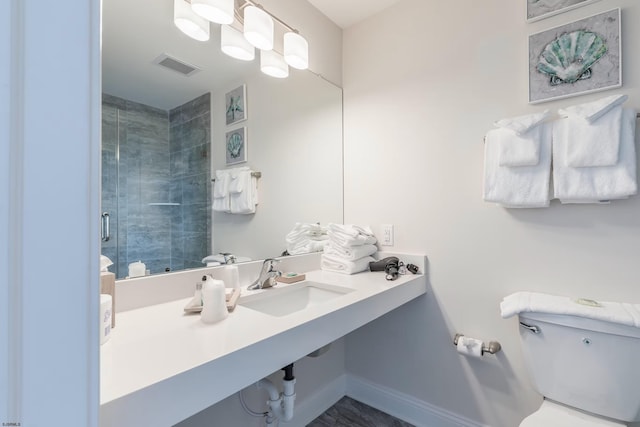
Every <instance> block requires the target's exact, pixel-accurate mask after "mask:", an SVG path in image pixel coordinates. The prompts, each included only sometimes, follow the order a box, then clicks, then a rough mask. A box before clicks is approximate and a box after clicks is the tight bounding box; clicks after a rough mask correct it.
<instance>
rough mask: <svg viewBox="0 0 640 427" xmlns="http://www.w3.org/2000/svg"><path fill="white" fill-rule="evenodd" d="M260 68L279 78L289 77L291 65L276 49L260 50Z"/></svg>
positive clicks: (267, 73)
mask: <svg viewBox="0 0 640 427" xmlns="http://www.w3.org/2000/svg"><path fill="white" fill-rule="evenodd" d="M260 70H261V71H262V72H263V73H265V74H266V75H268V76H271V77H276V78H278V79H284V78H286V77H289V66H288V65H287V63H286V62H285V61H284V57H283V56H282V55H280V54H279V53H278V52H276V51H275V50H261V51H260Z"/></svg>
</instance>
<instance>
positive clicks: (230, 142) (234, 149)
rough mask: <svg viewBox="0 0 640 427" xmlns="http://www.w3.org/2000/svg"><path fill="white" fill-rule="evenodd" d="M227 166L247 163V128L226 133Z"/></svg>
mask: <svg viewBox="0 0 640 427" xmlns="http://www.w3.org/2000/svg"><path fill="white" fill-rule="evenodd" d="M226 141H227V150H226V153H227V157H226V164H227V165H235V164H236V163H244V162H246V161H247V128H246V127H241V128H238V129H234V130H232V131H229V132H227V133H226Z"/></svg>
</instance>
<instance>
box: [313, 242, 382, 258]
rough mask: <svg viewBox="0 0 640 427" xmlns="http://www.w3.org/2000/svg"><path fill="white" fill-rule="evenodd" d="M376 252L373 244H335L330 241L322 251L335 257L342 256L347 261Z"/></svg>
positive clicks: (376, 249)
mask: <svg viewBox="0 0 640 427" xmlns="http://www.w3.org/2000/svg"><path fill="white" fill-rule="evenodd" d="M376 252H378V248H377V247H376V246H375V245H361V246H353V247H347V248H345V247H343V246H336V245H333V244H331V243H329V244H328V245H326V246H325V247H324V253H325V254H327V255H331V256H333V257H336V258H342V259H344V260H347V261H354V260H357V259H360V258H362V257H365V256H369V255H373V254H375V253H376Z"/></svg>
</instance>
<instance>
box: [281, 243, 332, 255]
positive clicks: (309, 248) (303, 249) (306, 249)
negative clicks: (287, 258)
mask: <svg viewBox="0 0 640 427" xmlns="http://www.w3.org/2000/svg"><path fill="white" fill-rule="evenodd" d="M327 244H328V240H306V241H304V242H298V243H295V244H291V245H289V244H288V245H287V252H288V253H289V255H299V254H310V253H313V252H324V248H325V246H326V245H327Z"/></svg>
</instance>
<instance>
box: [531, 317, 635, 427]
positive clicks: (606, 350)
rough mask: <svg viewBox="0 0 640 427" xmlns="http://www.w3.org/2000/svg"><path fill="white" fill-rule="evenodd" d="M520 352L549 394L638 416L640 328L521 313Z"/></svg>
mask: <svg viewBox="0 0 640 427" xmlns="http://www.w3.org/2000/svg"><path fill="white" fill-rule="evenodd" d="M519 317H520V322H521V323H524V324H526V325H530V326H535V327H537V328H538V330H539V333H534V332H532V331H531V330H530V329H526V328H525V327H523V326H522V325H521V326H520V338H521V341H522V351H523V354H524V358H525V362H526V364H527V367H528V370H529V374H530V376H531V381H532V382H533V384H534V386H535V388H536V389H537V390H538V392H540V393H541V394H542V395H543V396H545V397H546V398H549V399H551V400H554V401H556V402H560V403H563V404H565V405H569V406H572V407H575V408H578V409H582V410H584V411H587V412H591V413H594V414H597V415H602V416H605V417H610V418H613V419H616V420H621V421H627V422H631V421H640V329H638V328H634V327H631V326H625V325H619V324H615V323H608V322H602V321H599V320H594V319H587V318H582V317H576V316H565V315H552V314H542V313H521V314H520V315H519Z"/></svg>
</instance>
